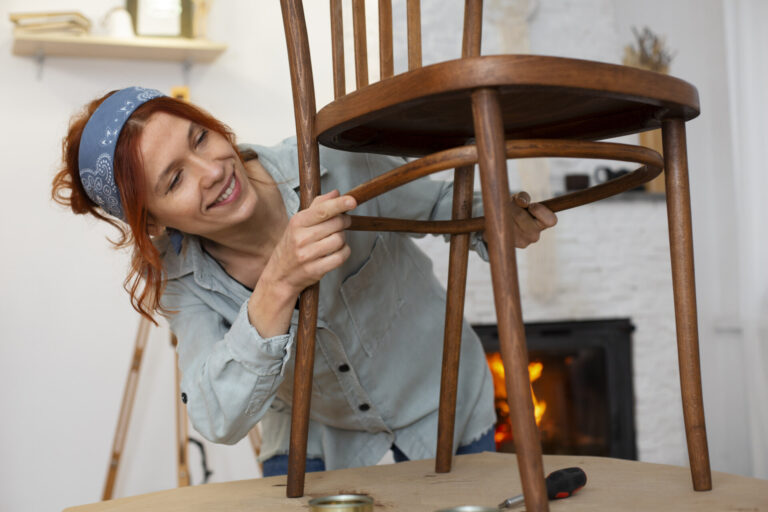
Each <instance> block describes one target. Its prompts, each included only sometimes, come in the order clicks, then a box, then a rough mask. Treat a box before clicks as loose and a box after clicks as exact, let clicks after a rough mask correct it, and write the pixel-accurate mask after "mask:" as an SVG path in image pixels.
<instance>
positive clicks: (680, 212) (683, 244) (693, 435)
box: [662, 119, 712, 491]
mask: <svg viewBox="0 0 768 512" xmlns="http://www.w3.org/2000/svg"><path fill="white" fill-rule="evenodd" d="M662 137H663V144H664V167H665V169H666V170H665V175H666V187H667V220H668V223H669V246H670V247H669V248H670V253H671V259H672V287H673V292H674V299H675V323H676V325H677V353H678V355H677V358H678V364H679V365H680V388H681V394H682V399H683V418H684V421H685V436H686V439H687V441H688V457H689V459H690V464H691V478H692V479H693V488H694V489H695V490H697V491H708V490H710V489H712V477H711V473H710V467H709V450H708V448H707V431H706V427H705V424H704V402H703V398H702V393H701V367H700V363H699V335H698V327H697V325H698V321H697V314H696V284H695V281H694V270H693V236H692V232H693V228H692V224H691V198H690V191H689V186H688V158H687V156H686V141H685V124H684V123H683V121H682V120H679V119H670V120H667V121H664V124H663V125H662Z"/></svg>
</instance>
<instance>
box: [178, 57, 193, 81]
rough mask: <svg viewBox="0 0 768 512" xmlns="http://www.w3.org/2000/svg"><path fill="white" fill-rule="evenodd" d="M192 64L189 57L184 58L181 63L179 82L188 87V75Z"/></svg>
mask: <svg viewBox="0 0 768 512" xmlns="http://www.w3.org/2000/svg"><path fill="white" fill-rule="evenodd" d="M192 64H193V62H192V59H190V58H189V57H187V58H186V59H184V61H183V62H182V63H181V82H182V84H184V85H185V86H187V87H189V75H190V74H191V71H192Z"/></svg>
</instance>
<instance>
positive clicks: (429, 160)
mask: <svg viewBox="0 0 768 512" xmlns="http://www.w3.org/2000/svg"><path fill="white" fill-rule="evenodd" d="M505 150H506V156H507V158H540V157H560V158H597V159H606V160H619V161H623V162H635V163H639V164H642V165H641V166H640V167H639V168H637V169H635V170H634V171H632V172H631V173H629V174H625V175H624V176H621V177H619V178H616V179H613V180H611V181H608V182H605V183H601V184H599V185H595V186H593V187H590V188H588V189H584V190H579V191H576V192H572V193H570V194H565V195H562V196H558V197H553V198H551V199H547V200H545V201H540V203H541V204H543V205H545V206H546V207H548V208H549V209H550V210H552V211H554V212H559V211H563V210H567V209H570V208H575V207H577V206H581V205H584V204H588V203H592V202H594V201H599V200H601V199H605V198H606V197H610V196H613V195H616V194H619V193H621V192H625V191H627V190H630V189H632V188H635V187H637V186H639V185H642V184H643V183H646V182H648V181H650V180H652V179H653V178H655V177H656V176H658V175H659V173H661V170H662V168H663V166H664V160H663V158H662V157H661V155H659V153H657V152H656V151H654V150H652V149H648V148H645V147H642V146H633V145H629V144H618V143H614V142H590V141H580V140H558V139H529V140H511V141H507V142H506V143H505ZM477 161H478V157H477V147H476V146H474V145H468V146H461V147H458V148H452V149H447V150H445V151H440V152H438V153H433V154H431V155H428V156H425V157H423V158H419V159H418V160H414V161H412V162H408V163H406V164H405V165H401V166H400V167H397V168H395V169H392V170H391V171H389V172H386V173H384V174H381V175H379V176H377V177H376V178H374V179H372V180H371V181H369V182H367V183H365V184H363V185H360V186H358V187H355V188H353V189H352V190H350V191H349V192H347V194H348V195H351V196H352V197H354V198H355V199H356V200H357V202H358V204H362V203H364V202H366V201H368V200H370V199H373V198H374V197H376V196H379V195H381V194H383V193H385V192H388V191H390V190H392V189H394V188H397V187H399V186H401V185H404V184H406V183H409V182H411V181H413V180H415V179H418V178H422V177H424V176H427V175H429V174H432V173H435V172H439V171H444V170H447V169H453V168H456V167H461V166H466V165H474V164H476V163H477ZM351 217H352V224H351V225H350V227H349V228H348V229H351V230H356V231H399V232H404V233H432V234H457V233H471V232H475V231H483V229H485V218H484V217H474V218H472V219H465V220H439V221H421V220H410V219H393V218H386V217H364V216H358V215H352V216H351Z"/></svg>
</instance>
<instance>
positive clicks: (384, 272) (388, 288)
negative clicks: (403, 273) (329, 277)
mask: <svg viewBox="0 0 768 512" xmlns="http://www.w3.org/2000/svg"><path fill="white" fill-rule="evenodd" d="M394 261H395V260H394V258H393V257H392V254H390V251H389V249H388V248H387V245H386V243H385V241H384V238H383V237H382V235H378V236H377V237H376V240H375V241H374V244H373V249H371V254H370V255H369V256H368V258H367V259H366V260H365V262H364V263H363V265H362V266H361V267H360V269H359V270H358V271H357V272H355V273H353V274H351V275H350V276H349V277H347V278H346V279H345V280H344V282H343V283H342V285H341V297H342V299H343V300H344V304H345V306H346V308H347V311H348V312H349V316H350V318H351V320H352V326H353V328H354V331H355V334H357V337H358V340H359V341H360V345H361V346H362V347H363V350H365V353H366V354H367V355H368V356H369V357H372V356H373V355H374V353H375V352H376V348H377V347H378V346H379V344H380V343H381V342H382V340H384V339H386V338H387V337H388V336H389V334H390V332H391V330H392V328H393V326H394V325H395V321H396V319H397V317H398V316H400V309H401V308H402V307H403V304H404V302H405V301H404V300H403V296H402V293H401V290H400V283H399V275H398V269H397V268H396V267H395V263H394Z"/></svg>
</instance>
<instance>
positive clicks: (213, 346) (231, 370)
mask: <svg viewBox="0 0 768 512" xmlns="http://www.w3.org/2000/svg"><path fill="white" fill-rule="evenodd" d="M163 305H164V307H165V308H166V309H168V310H170V311H175V313H170V314H169V315H168V316H167V318H168V321H169V323H170V326H171V330H172V331H173V332H174V334H175V335H176V337H177V338H178V345H177V352H178V355H179V368H180V370H181V372H182V380H181V391H182V393H184V394H185V395H186V399H187V411H188V414H189V417H190V420H191V421H192V425H193V426H194V427H195V429H196V430H197V431H198V432H200V434H201V435H203V436H204V437H205V438H206V439H208V440H210V441H213V442H216V443H226V444H234V443H236V442H237V441H239V440H240V439H242V438H243V437H245V436H246V435H247V434H248V432H249V431H250V430H251V428H253V427H254V425H255V424H256V423H257V422H258V421H259V420H260V419H261V417H262V416H263V415H264V413H265V412H266V411H267V409H268V408H269V406H270V404H271V403H272V401H273V400H274V398H275V393H276V391H277V388H278V386H279V385H280V383H281V382H282V380H283V376H284V372H285V365H286V363H287V362H288V360H289V358H290V357H291V350H292V346H293V340H294V332H293V330H291V332H289V333H287V334H284V335H280V336H274V337H271V338H262V337H261V336H260V335H259V333H258V331H257V330H256V329H255V328H254V327H253V326H252V325H251V324H250V322H249V320H248V302H247V301H246V302H244V303H243V305H242V307H241V308H240V310H239V312H238V314H237V317H236V318H235V320H234V322H233V323H232V325H228V323H227V322H226V320H225V319H224V318H223V317H222V316H221V315H220V314H219V313H217V312H216V311H214V310H213V309H212V308H211V307H210V306H208V305H207V304H205V303H204V302H203V301H201V300H200V299H199V298H198V297H196V296H195V295H194V294H193V293H192V292H191V291H190V290H189V289H188V288H187V287H186V286H185V285H184V283H183V282H181V281H180V280H172V281H170V282H169V283H168V287H167V289H166V291H165V293H164V294H163Z"/></svg>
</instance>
